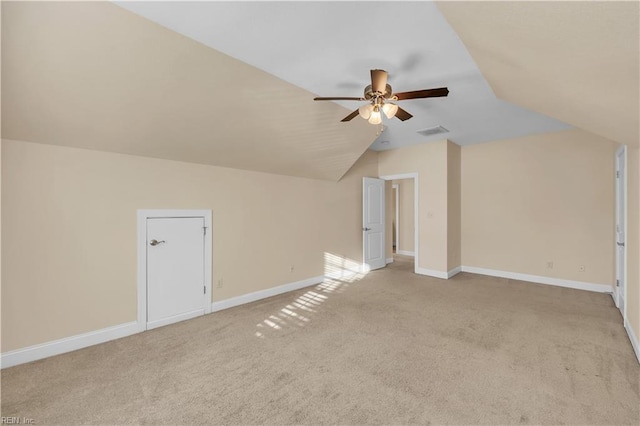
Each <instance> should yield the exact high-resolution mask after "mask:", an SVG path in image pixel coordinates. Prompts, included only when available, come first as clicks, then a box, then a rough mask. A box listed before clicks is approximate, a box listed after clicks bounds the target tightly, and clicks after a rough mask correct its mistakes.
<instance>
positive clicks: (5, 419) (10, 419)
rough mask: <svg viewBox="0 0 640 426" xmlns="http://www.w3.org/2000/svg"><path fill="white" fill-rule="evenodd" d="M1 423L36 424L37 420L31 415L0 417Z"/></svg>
mask: <svg viewBox="0 0 640 426" xmlns="http://www.w3.org/2000/svg"><path fill="white" fill-rule="evenodd" d="M0 424H2V425H35V424H36V422H35V421H34V420H33V419H32V418H29V417H17V416H15V417H5V416H2V417H0Z"/></svg>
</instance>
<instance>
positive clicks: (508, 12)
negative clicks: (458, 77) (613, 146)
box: [438, 1, 640, 146]
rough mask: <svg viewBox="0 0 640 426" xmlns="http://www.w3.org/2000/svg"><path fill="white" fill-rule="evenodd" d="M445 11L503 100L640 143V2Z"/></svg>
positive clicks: (444, 6)
mask: <svg viewBox="0 0 640 426" xmlns="http://www.w3.org/2000/svg"><path fill="white" fill-rule="evenodd" d="M438 7H439V8H440V10H441V11H442V12H443V14H444V16H445V17H446V19H447V20H448V21H449V23H450V24H451V25H452V27H453V28H454V29H455V31H456V32H457V33H458V35H459V36H460V38H461V39H462V41H463V42H464V44H465V45H466V47H467V49H468V50H469V52H470V54H471V56H472V57H473V59H474V60H475V61H476V63H477V64H478V66H479V67H480V70H481V71H482V74H483V75H484V77H485V78H486V79H487V81H488V82H489V84H490V85H491V87H492V88H493V91H494V92H495V94H496V95H497V96H498V98H500V99H503V100H506V101H509V102H512V103H514V104H517V105H521V106H523V107H525V108H529V109H531V110H534V111H538V112H541V113H543V114H546V115H548V116H551V117H554V118H557V119H559V120H562V121H564V122H567V123H570V124H572V125H574V126H576V127H580V128H583V129H585V130H588V131H590V132H592V133H595V134H598V135H600V136H603V137H605V138H608V139H610V140H613V141H616V142H619V143H624V144H629V145H632V146H634V145H635V146H637V145H638V140H639V134H638V129H639V116H640V111H639V104H640V86H639V83H638V81H639V76H640V70H639V64H640V58H639V52H640V45H639V43H640V34H639V27H640V24H639V20H640V10H639V9H640V3H639V2H637V1H632V2H608V1H605V2H590V1H579V2H553V1H549V2H438Z"/></svg>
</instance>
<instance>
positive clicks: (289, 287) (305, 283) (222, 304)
mask: <svg viewBox="0 0 640 426" xmlns="http://www.w3.org/2000/svg"><path fill="white" fill-rule="evenodd" d="M349 272H350V271H349ZM345 273H347V272H345ZM351 273H354V272H351ZM332 275H333V274H332ZM324 278H325V277H324V276H323V275H320V276H317V277H313V278H307V279H306V280H302V281H296V282H293V283H289V284H284V285H280V286H278V287H272V288H267V289H265V290H260V291H254V292H253V293H247V294H243V295H242V296H236V297H232V298H230V299H225V300H221V301H219V302H213V303H212V304H211V312H217V311H221V310H223V309H229V308H233V307H235V306H240V305H244V304H245V303H251V302H255V301H256V300H261V299H266V298H267V297H273V296H277V295H279V294H282V293H288V292H290V291H294V290H299V289H301V288H305V287H309V286H312V285H316V284H320V283H321V282H323V281H324ZM333 278H338V277H333Z"/></svg>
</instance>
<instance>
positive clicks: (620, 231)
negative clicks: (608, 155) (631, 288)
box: [615, 146, 626, 318]
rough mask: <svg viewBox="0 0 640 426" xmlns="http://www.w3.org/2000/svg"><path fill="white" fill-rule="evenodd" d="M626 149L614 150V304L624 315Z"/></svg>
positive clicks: (622, 147) (623, 147)
mask: <svg viewBox="0 0 640 426" xmlns="http://www.w3.org/2000/svg"><path fill="white" fill-rule="evenodd" d="M625 157H626V149H625V146H621V147H620V148H619V149H618V151H617V152H616V288H615V290H616V296H617V297H616V298H615V301H616V305H618V308H619V309H620V312H621V313H622V317H623V318H626V317H625V286H626V282H625V269H626V266H625V262H626V256H625V254H626V253H625V236H626V233H625V225H626V218H625V213H626V203H625V197H626V188H625V181H626V178H625V163H626V161H625V160H626V158H625Z"/></svg>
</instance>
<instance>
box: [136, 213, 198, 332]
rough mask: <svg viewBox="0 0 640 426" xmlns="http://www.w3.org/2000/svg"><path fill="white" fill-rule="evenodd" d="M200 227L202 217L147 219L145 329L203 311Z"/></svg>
mask: <svg viewBox="0 0 640 426" xmlns="http://www.w3.org/2000/svg"><path fill="white" fill-rule="evenodd" d="M204 226H205V223H204V218H202V217H182V218H179V217H178V218H148V219H147V328H148V329H151V328H155V327H160V326H163V325H166V324H171V323H174V322H178V321H182V320H185V319H189V318H193V317H196V316H199V315H203V314H204V313H205V303H207V301H208V299H209V298H210V296H209V295H208V294H206V287H205V270H204V268H205V262H204V253H205V251H204V235H205V229H204ZM209 303H210V302H209Z"/></svg>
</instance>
